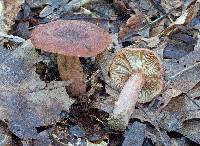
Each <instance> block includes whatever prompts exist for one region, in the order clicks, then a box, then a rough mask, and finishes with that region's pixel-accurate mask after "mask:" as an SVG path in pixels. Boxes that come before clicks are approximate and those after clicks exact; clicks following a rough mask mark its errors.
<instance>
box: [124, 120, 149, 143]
mask: <svg viewBox="0 0 200 146" xmlns="http://www.w3.org/2000/svg"><path fill="white" fill-rule="evenodd" d="M145 128H146V125H144V124H142V123H139V122H137V121H136V122H134V123H133V124H132V125H131V127H130V128H129V130H128V132H127V134H126V135H125V140H124V142H123V144H122V146H131V145H134V146H142V144H143V142H144V138H145Z"/></svg>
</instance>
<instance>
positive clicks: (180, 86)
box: [162, 63, 200, 106]
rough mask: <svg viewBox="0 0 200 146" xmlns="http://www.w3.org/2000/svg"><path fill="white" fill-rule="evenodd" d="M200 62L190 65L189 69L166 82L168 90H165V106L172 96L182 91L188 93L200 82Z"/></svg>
mask: <svg viewBox="0 0 200 146" xmlns="http://www.w3.org/2000/svg"><path fill="white" fill-rule="evenodd" d="M199 74H200V63H196V64H195V65H193V66H191V67H188V68H187V69H185V70H183V71H181V72H179V73H178V74H176V75H174V76H172V77H171V78H170V79H169V81H168V82H167V83H166V90H165V91H164V92H163V94H162V95H163V99H164V102H165V103H164V106H166V105H167V104H168V102H169V101H170V100H171V98H172V97H176V96H178V95H180V94H182V93H187V92H188V91H189V90H191V89H192V88H193V87H194V86H195V85H196V84H197V83H198V82H200V76H199Z"/></svg>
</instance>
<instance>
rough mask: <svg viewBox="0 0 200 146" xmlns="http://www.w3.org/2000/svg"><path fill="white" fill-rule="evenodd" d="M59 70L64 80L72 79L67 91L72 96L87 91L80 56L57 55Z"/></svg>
mask: <svg viewBox="0 0 200 146" xmlns="http://www.w3.org/2000/svg"><path fill="white" fill-rule="evenodd" d="M57 64H58V70H59V73H60V77H61V79H62V80H64V81H67V80H72V83H71V84H70V85H69V86H68V87H67V91H68V93H69V94H71V95H72V96H79V95H82V94H84V93H85V92H86V81H85V78H84V73H83V69H82V67H81V63H80V60H79V57H75V56H66V55H60V54H58V56H57Z"/></svg>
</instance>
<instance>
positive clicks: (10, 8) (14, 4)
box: [0, 0, 24, 32]
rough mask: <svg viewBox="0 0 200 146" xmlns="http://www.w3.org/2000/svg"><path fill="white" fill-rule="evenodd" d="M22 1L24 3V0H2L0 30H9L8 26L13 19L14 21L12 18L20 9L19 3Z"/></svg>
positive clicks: (12, 22) (11, 23)
mask: <svg viewBox="0 0 200 146" xmlns="http://www.w3.org/2000/svg"><path fill="white" fill-rule="evenodd" d="M23 3H24V0H15V1H10V0H3V3H2V6H0V7H2V9H3V12H2V13H3V15H2V16H1V17H0V21H1V22H0V29H1V31H5V32H7V31H9V30H10V27H11V26H12V25H13V24H14V21H15V20H14V19H15V17H16V16H17V14H18V12H19V11H20V9H21V5H22V4H23ZM0 5H1V4H0ZM0 9H1V8H0ZM0 11H1V10H0ZM0 14H1V12H0Z"/></svg>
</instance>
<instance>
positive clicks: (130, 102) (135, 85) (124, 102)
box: [108, 73, 144, 131]
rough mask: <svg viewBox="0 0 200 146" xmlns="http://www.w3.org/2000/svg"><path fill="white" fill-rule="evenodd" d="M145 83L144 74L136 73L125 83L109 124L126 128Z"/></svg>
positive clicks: (113, 126)
mask: <svg viewBox="0 0 200 146" xmlns="http://www.w3.org/2000/svg"><path fill="white" fill-rule="evenodd" d="M143 85H144V75H143V74H142V73H134V74H132V75H131V76H130V78H129V79H128V80H127V82H126V83H125V85H124V87H123V89H122V91H121V93H120V95H119V98H118V101H117V102H116V103H115V106H114V110H113V113H112V115H111V117H110V119H109V122H108V124H109V125H110V126H111V127H112V128H113V129H115V130H120V131H121V130H125V129H126V126H127V125H128V122H129V119H130V117H131V114H132V113H133V111H134V109H135V104H136V102H137V101H138V96H139V92H140V91H141V89H142V87H143Z"/></svg>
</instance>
